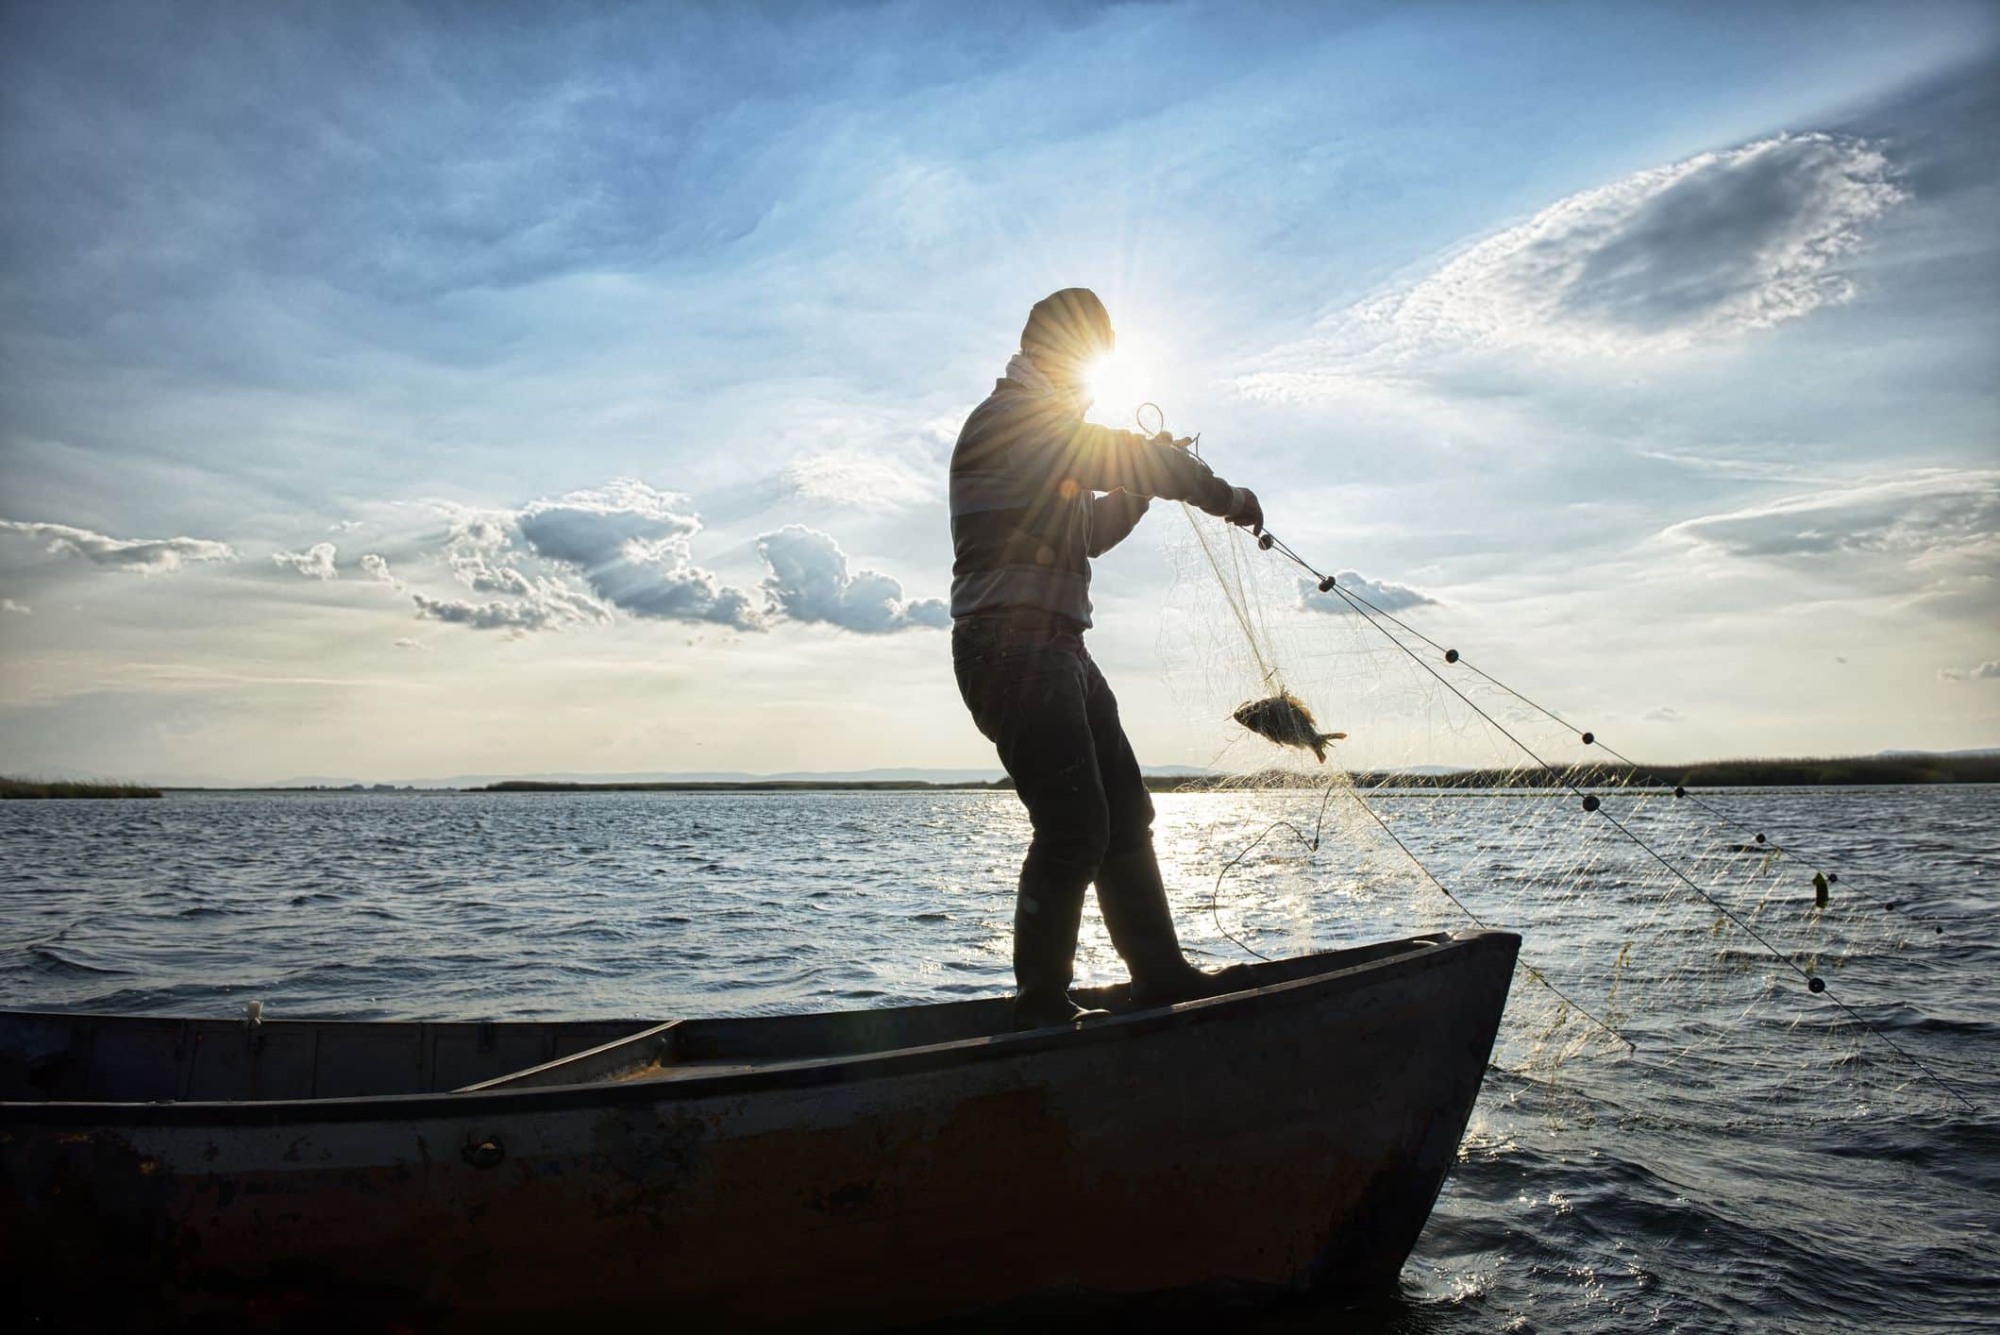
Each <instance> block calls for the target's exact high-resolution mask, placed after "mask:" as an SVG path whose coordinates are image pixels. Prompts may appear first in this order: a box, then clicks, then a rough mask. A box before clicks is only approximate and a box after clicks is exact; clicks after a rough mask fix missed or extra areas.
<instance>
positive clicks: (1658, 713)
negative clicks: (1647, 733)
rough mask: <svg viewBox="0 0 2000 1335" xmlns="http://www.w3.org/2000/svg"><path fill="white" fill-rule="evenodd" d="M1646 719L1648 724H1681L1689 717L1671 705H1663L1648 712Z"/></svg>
mask: <svg viewBox="0 0 2000 1335" xmlns="http://www.w3.org/2000/svg"><path fill="white" fill-rule="evenodd" d="M1644 717H1645V720H1646V722H1648V723H1679V722H1680V721H1681V720H1682V719H1684V718H1686V717H1687V715H1685V714H1683V713H1681V711H1680V710H1678V709H1675V708H1674V707H1673V706H1671V705H1661V706H1660V707H1659V708H1658V709H1649V710H1647V711H1646V713H1645V715H1644Z"/></svg>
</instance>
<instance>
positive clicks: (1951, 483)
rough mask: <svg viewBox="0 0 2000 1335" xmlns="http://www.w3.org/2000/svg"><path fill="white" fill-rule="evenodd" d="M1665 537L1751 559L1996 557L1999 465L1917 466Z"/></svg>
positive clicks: (1999, 554)
mask: <svg viewBox="0 0 2000 1335" xmlns="http://www.w3.org/2000/svg"><path fill="white" fill-rule="evenodd" d="M1661 536H1662V537H1664V538H1666V539H1667V540H1668V541H1670V542H1675V543H1679V544H1682V545H1685V546H1690V547H1697V548H1705V549H1709V550H1712V551H1719V552H1723V553H1727V554H1728V555H1731V556H1737V557H1744V558H1750V559H1769V560H1787V559H1797V558H1815V557H1824V556H1830V555H1836V554H1841V553H1847V554H1867V555H1893V556H1900V557H1907V558H1913V559H1917V560H1924V559H1927V558H1929V559H1936V558H1940V557H1952V556H1957V557H1969V558H1973V559H1977V560H1992V559H1995V558H2000V469H1923V470H1919V471H1916V472H1912V473H1905V474H1901V475H1899V476H1894V477H1885V478H1872V479H1868V480H1865V481H1860V482H1854V483H1850V484H1848V485H1845V486H1839V487H1830V488H1827V489H1825V490H1822V491H1816V492H1807V493H1803V494H1800V495H1796V496H1785V497H1781V498H1779V499H1777V500H1774V501H1767V502H1764V503H1761V504H1758V505H1751V506H1745V507H1744V508H1742V509H1739V510H1731V511H1728V512H1726V513H1723V514H1714V515H1703V516H1701V517H1699V518H1695V519H1687V520H1683V521H1681V522H1680V523H1677V524H1673V525H1671V526H1669V527H1668V528H1667V529H1666V530H1665V531H1664V532H1663V533H1662V535H1661Z"/></svg>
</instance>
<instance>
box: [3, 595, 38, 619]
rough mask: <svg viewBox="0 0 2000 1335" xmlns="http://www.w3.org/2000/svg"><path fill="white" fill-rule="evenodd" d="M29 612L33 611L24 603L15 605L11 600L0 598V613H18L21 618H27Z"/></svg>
mask: <svg viewBox="0 0 2000 1335" xmlns="http://www.w3.org/2000/svg"><path fill="white" fill-rule="evenodd" d="M31 611H33V609H32V608H30V607H29V606H28V605H27V604H26V603H17V602H15V601H14V600H13V599H12V598H0V612H19V613H20V614H21V615H22V616H27V615H28V614H29V613H30V612H31Z"/></svg>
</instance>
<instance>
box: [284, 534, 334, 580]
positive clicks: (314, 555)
mask: <svg viewBox="0 0 2000 1335" xmlns="http://www.w3.org/2000/svg"><path fill="white" fill-rule="evenodd" d="M335 553H336V549H335V547H334V545H333V544H332V543H330V542H316V543H314V544H313V545H312V546H310V547H308V548H306V549H305V550H304V551H302V552H273V553H271V559H272V560H273V561H275V562H276V563H277V564H279V565H281V566H284V567H286V568H287V569H290V570H296V571H298V572H299V573H300V574H301V575H304V576H306V578H308V579H339V578H340V568H339V567H338V566H336V565H335V564H334V563H333V558H334V555H335Z"/></svg>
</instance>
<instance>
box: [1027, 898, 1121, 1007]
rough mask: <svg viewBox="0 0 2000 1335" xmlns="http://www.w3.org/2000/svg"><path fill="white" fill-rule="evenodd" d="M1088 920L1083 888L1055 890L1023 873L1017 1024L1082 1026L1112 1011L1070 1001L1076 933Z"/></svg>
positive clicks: (1074, 965) (1074, 966)
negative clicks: (1084, 920)
mask: <svg viewBox="0 0 2000 1335" xmlns="http://www.w3.org/2000/svg"><path fill="white" fill-rule="evenodd" d="M1082 921H1083V892H1082V889H1081V888H1080V887H1079V888H1078V890H1077V892H1076V893H1074V894H1067V893H1064V892H1063V891H1062V890H1061V889H1058V888H1052V887H1050V886H1049V885H1047V884H1046V883H1045V882H1044V881H1042V879H1041V878H1039V877H1033V876H1030V875H1029V874H1028V873H1026V872H1023V873H1022V875H1021V889H1020V892H1019V894H1018V895H1017V896H1016V898H1015V900H1014V980H1015V982H1016V983H1017V984H1018V986H1019V990H1018V991H1017V992H1016V993H1015V994H1014V1027H1015V1028H1016V1029H1041V1028H1045V1027H1047V1026H1049V1025H1058V1024H1081V1023H1082V1022H1084V1021H1085V1020H1095V1019H1101V1018H1104V1017H1105V1016H1108V1015H1109V1014H1110V1013H1111V1012H1109V1011H1099V1010H1089V1009H1086V1008H1085V1007H1082V1006H1079V1005H1077V1004H1076V1002H1074V1001H1072V1000H1071V999H1070V995H1069V984H1070V979H1071V977H1072V976H1073V972H1074V970H1075V968H1076V934H1077V929H1078V927H1079V925H1080V924H1081V923H1082Z"/></svg>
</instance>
